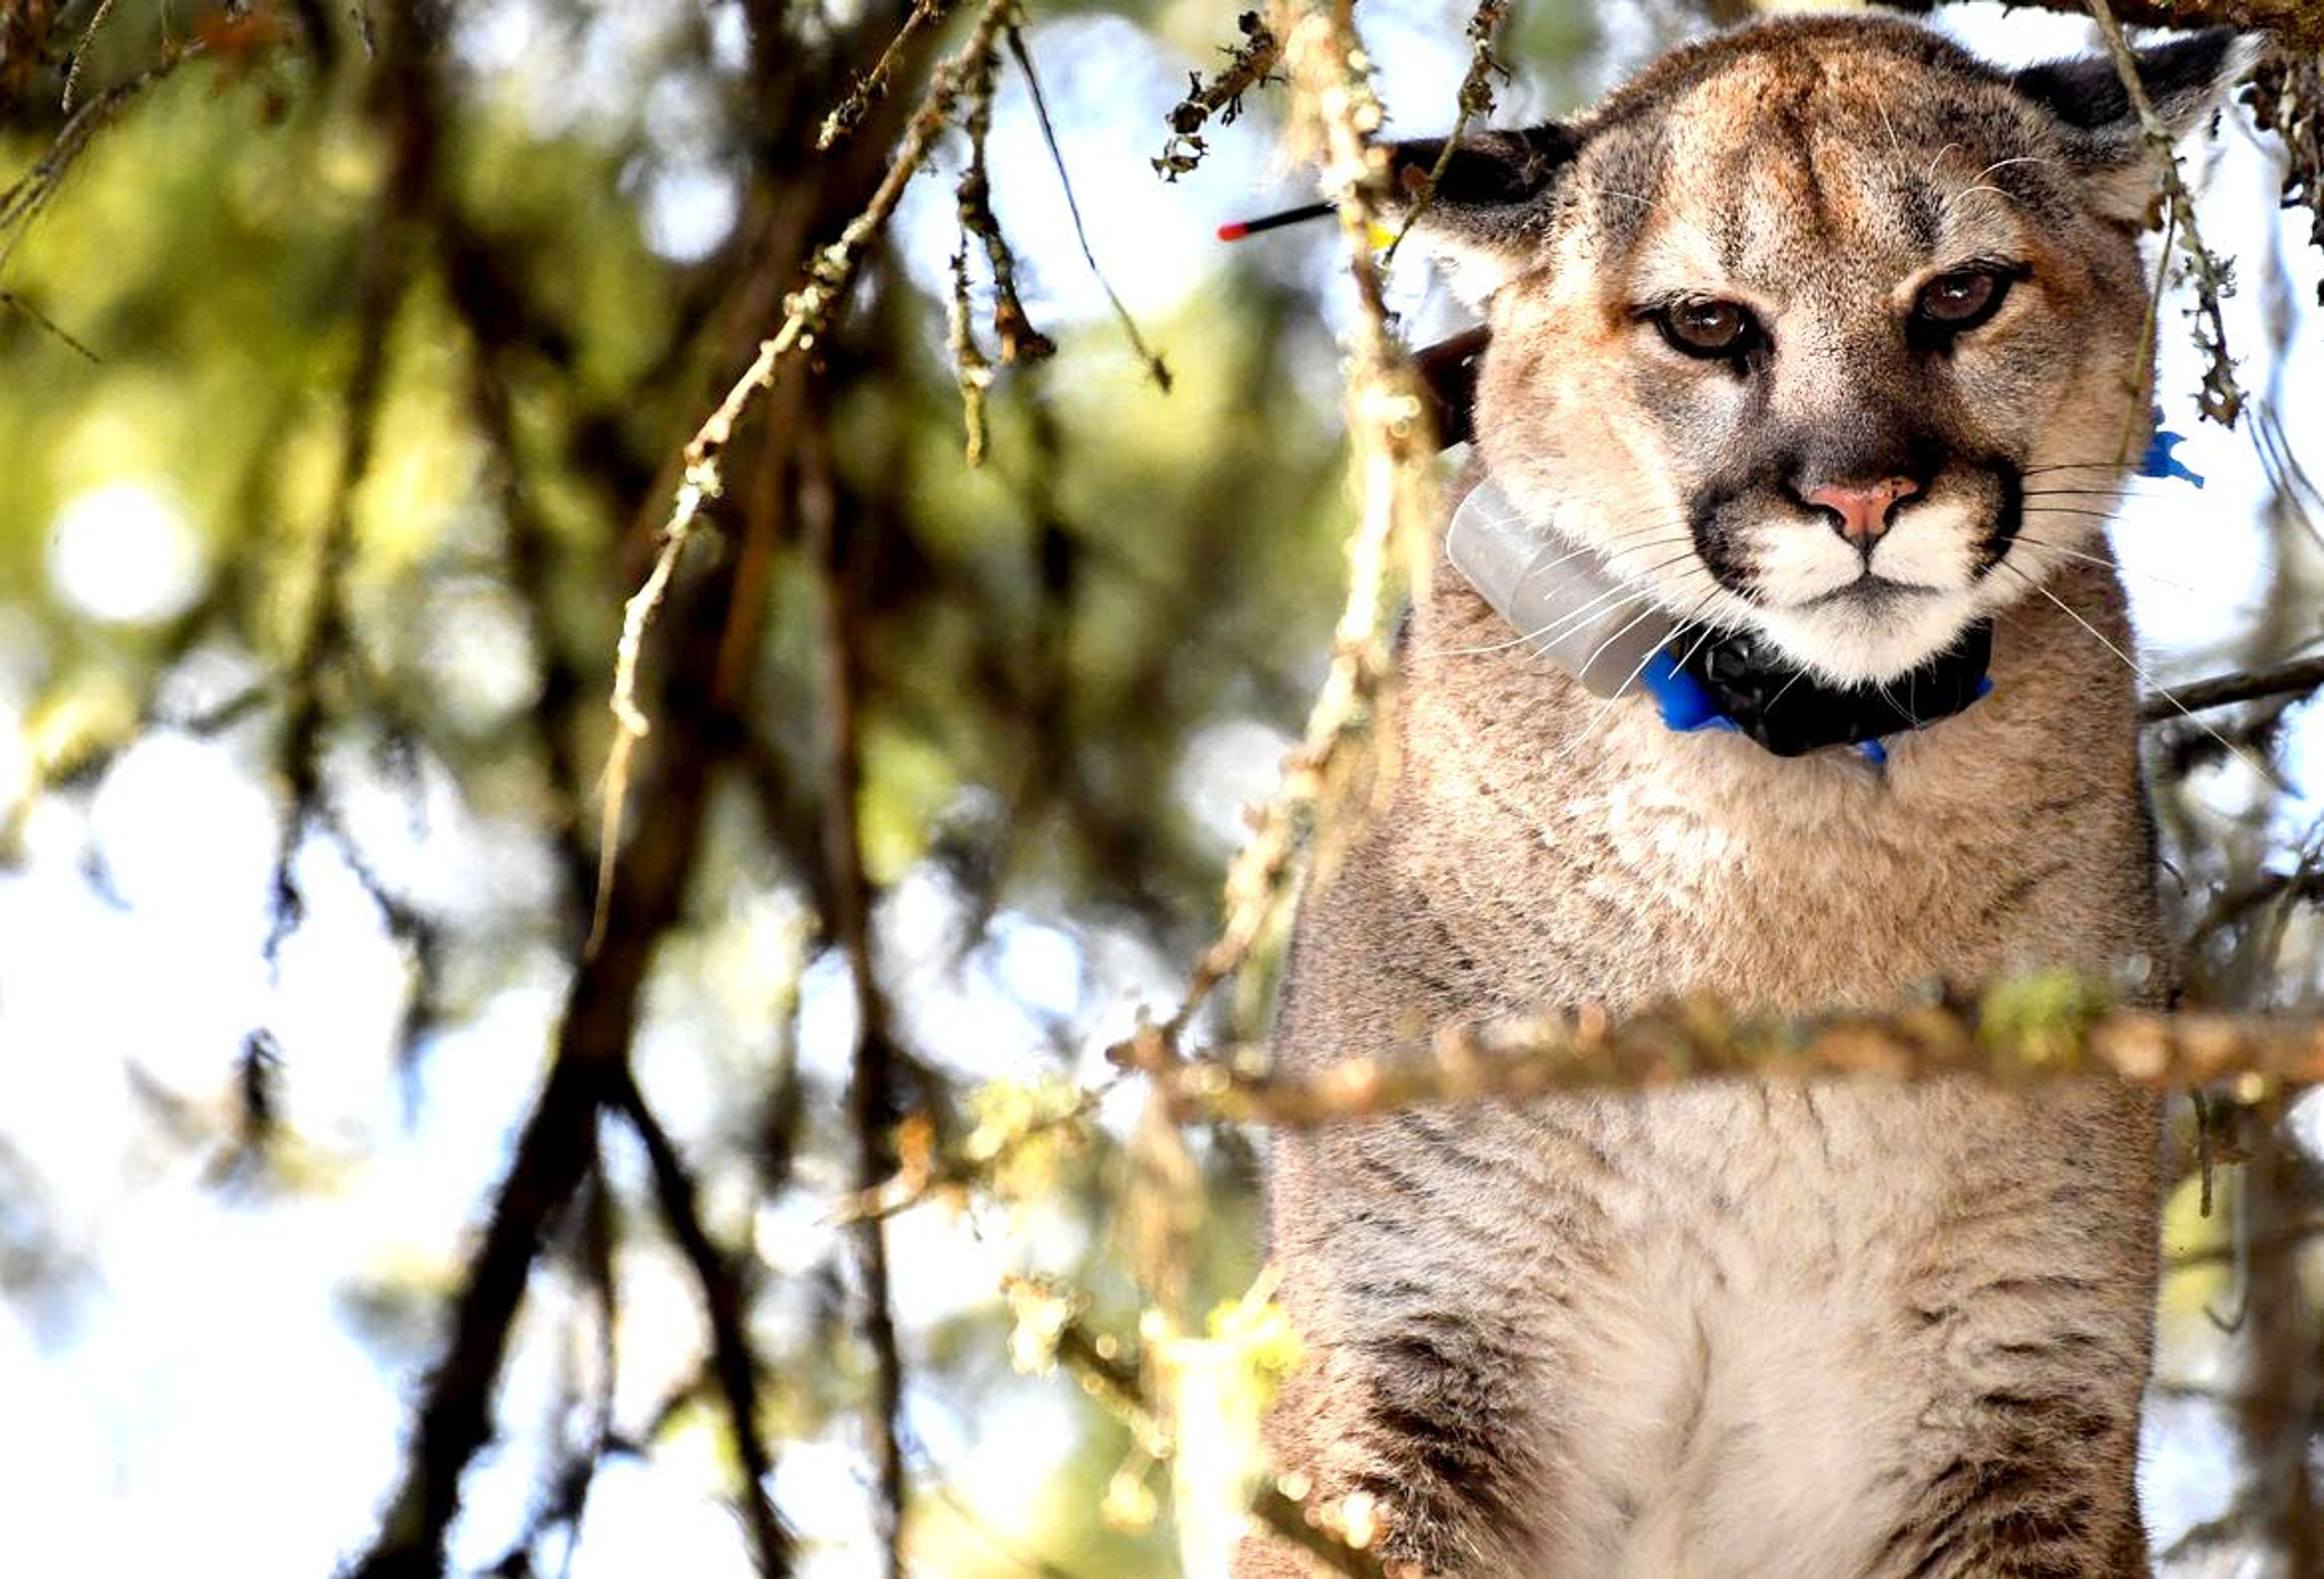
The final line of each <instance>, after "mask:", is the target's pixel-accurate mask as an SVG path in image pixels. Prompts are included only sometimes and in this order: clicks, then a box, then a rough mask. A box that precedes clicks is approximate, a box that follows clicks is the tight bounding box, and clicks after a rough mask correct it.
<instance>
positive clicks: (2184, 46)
mask: <svg viewBox="0 0 2324 1579" xmlns="http://www.w3.org/2000/svg"><path fill="white" fill-rule="evenodd" d="M2256 53H2257V46H2256V45H2255V44H2254V43H2252V42H2250V41H2248V40H2246V39H2245V38H2243V37H2242V35H2240V34H2238V33H2237V32H2236V30H2235V29H2234V28H2231V27H2211V28H2205V29H2204V30H2203V31H2202V32H2198V33H2190V34H2189V35H2188V36H2187V37H2185V38H2183V39H2174V40H2172V42H2169V43H2165V44H2148V45H2146V46H2145V47H2144V48H2143V49H2139V50H2135V51H2133V56H2134V58H2135V60H2137V62H2138V79H2139V82H2140V83H2141V85H2142V86H2144V88H2145V89H2146V97H2147V99H2148V102H2150V103H2152V104H2153V106H2154V113H2155V114H2156V115H2158V116H2160V117H2161V119H2162V121H2163V125H2164V126H2165V127H2166V128H2167V129H2168V130H2169V131H2170V133H2171V135H2172V137H2174V138H2177V137H2183V136H2185V135H2186V134H2188V133H2190V132H2191V131H2193V130H2194V129H2195V128H2196V127H2197V126H2198V125H2201V124H2202V122H2203V121H2204V120H2205V119H2206V118H2207V117H2209V115H2210V114H2211V112H2212V111H2214V110H2216V109H2217V108H2218V107H2219V106H2220V104H2221V103H2222V102H2224V100H2225V99H2226V97H2227V89H2228V88H2231V87H2233V86H2234V85H2235V83H2236V79H2237V78H2241V77H2242V76H2243V74H2244V73H2245V72H2246V71H2247V70H2249V69H2251V63H2252V60H2253V58H2254V56H2255V54H2256ZM2012 80H2013V82H2014V83H2015V87H2016V88H2017V91H2018V92H2019V93H2021V94H2023V95H2024V96H2025V97H2027V98H2030V99H2032V100H2033V102H2034V104H2036V105H2037V106H2040V107H2041V108H2043V109H2044V110H2046V111H2048V112H2049V115H2050V116H2051V118H2052V120H2054V121H2055V122H2056V123H2057V124H2058V125H2059V127H2060V128H2061V130H2062V131H2063V132H2064V134H2065V138H2066V146H2067V148H2068V150H2069V151H2070V153H2071V155H2072V158H2073V162H2074V164H2075V166H2076V168H2077V169H2078V171H2080V173H2081V174H2082V175H2083V176H2084V177H2085V178H2086V179H2087V180H2089V182H2090V191H2091V196H2092V201H2093V205H2094V206H2095V207H2096V208H2098V211H2099V212H2101V213H2103V214H2106V215H2107V216H2108V217H2111V218H2116V219H2125V220H2131V221H2134V222H2135V221H2137V220H2139V219H2141V218H2143V217H2144V215H2145V213H2146V208H2147V204H2148V202H2149V201H2150V200H2151V199H2153V194H2154V186H2155V171H2154V163H2153V157H2152V155H2151V154H2150V153H2149V152H2148V148H2147V143H2146V140H2145V137H2146V129H2145V127H2144V125H2142V124H2141V123H2140V120H2139V115H2138V110H2137V107H2136V106H2135V105H2133V104H2132V103H2131V98H2130V92H2129V90H2128V89H2127V88H2125V87H2124V86H2123V82H2122V75H2121V73H2120V72H2119V71H2117V70H2116V68H2115V63H2114V57H2113V56H2111V55H2106V54H2098V55H2085V56H2082V57H2080V58H2079V59H2076V60H2053V61H2052V62H2050V63H2049V64H2047V65H2042V66H2029V67H2027V68H2026V69H2024V70H2022V71H2020V72H2018V73H2017V74H2016V76H2015V78H2012Z"/></svg>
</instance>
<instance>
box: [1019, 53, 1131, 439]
mask: <svg viewBox="0 0 2324 1579" xmlns="http://www.w3.org/2000/svg"><path fill="white" fill-rule="evenodd" d="M1008 31H1009V52H1010V54H1012V55H1014V56H1016V57H1017V67H1018V69H1019V70H1021V71H1023V72H1024V73H1025V86H1026V88H1028V90H1029V91H1030V92H1031V94H1032V96H1033V116H1034V118H1035V119H1036V120H1037V121H1039V122H1040V124H1041V141H1042V142H1043V143H1047V145H1048V149H1049V162H1050V163H1051V164H1053V165H1055V166H1056V168H1057V184H1058V185H1059V186H1060V187H1062V188H1063V189H1065V212H1066V213H1067V214H1068V215H1070V216H1071V217H1072V218H1073V222H1074V241H1076V242H1078V243H1079V244H1080V245H1081V249H1082V258H1083V260H1084V262H1086V263H1088V264H1089V266H1090V272H1091V273H1092V274H1093V275H1094V276H1095V277H1096V279H1097V284H1098V289H1099V290H1101V291H1104V292H1105V299H1106V300H1107V302H1108V303H1110V304H1111V306H1112V308H1113V317H1114V321H1115V322H1117V323H1119V324H1120V325H1121V332H1122V333H1123V334H1124V335H1125V336H1127V337H1129V340H1130V349H1131V350H1133V351H1135V352H1137V353H1138V358H1139V361H1141V362H1143V363H1145V364H1146V373H1147V376H1148V377H1149V378H1151V379H1153V381H1154V383H1155V384H1156V386H1157V388H1159V389H1160V390H1161V391H1162V392H1164V393H1165V394H1167V393H1168V392H1169V390H1170V369H1169V367H1168V366H1167V365H1166V364H1165V363H1164V362H1163V360H1162V358H1161V357H1160V356H1157V355H1156V353H1155V351H1154V349H1153V347H1152V346H1148V344H1147V343H1146V337H1145V336H1144V335H1142V334H1140V333H1139V332H1138V320H1137V319H1134V318H1131V317H1130V309H1128V308H1127V307H1124V306H1123V305H1122V304H1121V298H1120V296H1117V295H1116V294H1114V290H1113V282H1112V281H1111V280H1109V279H1107V278H1106V277H1105V271H1104V270H1103V269H1102V268H1100V267H1098V262H1097V254H1095V253H1094V252H1093V251H1091V250H1090V239H1089V230H1088V228H1087V227H1086V226H1084V225H1083V224H1082V206H1081V204H1080V202H1079V201H1078V200H1077V199H1075V198H1074V178H1073V177H1072V176H1070V175H1068V174H1066V173H1065V150H1064V149H1062V148H1060V147H1058V146H1057V128H1056V126H1055V125H1051V124H1050V121H1049V105H1048V101H1047V99H1046V98H1044V97H1042V96H1041V78H1040V76H1039V74H1038V73H1037V72H1036V71H1035V70H1034V69H1033V54H1032V51H1030V50H1028V49H1027V48H1026V47H1025V34H1024V32H1023V31H1022V30H1021V29H1019V27H1018V25H1017V23H1015V22H1014V21H1013V20H1012V21H1011V22H1010V23H1009V30H1008Z"/></svg>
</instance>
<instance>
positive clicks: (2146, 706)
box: [2139, 657, 2324, 724]
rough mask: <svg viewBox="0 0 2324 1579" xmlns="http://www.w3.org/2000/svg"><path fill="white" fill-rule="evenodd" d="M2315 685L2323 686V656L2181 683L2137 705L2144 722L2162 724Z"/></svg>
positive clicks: (2288, 694)
mask: <svg viewBox="0 0 2324 1579" xmlns="http://www.w3.org/2000/svg"><path fill="white" fill-rule="evenodd" d="M2319 688H2324V657H2318V658H2295V659H2293V660H2292V661H2291V662H2289V663H2279V664H2277V665H2275V666H2274V667H2273V668H2271V669H2247V670H2245V671H2242V672H2240V673H2236V674H2222V675H2217V676H2214V677H2213V678H2211V679H2199V680H2197V681H2195V682H2194V683H2193V684H2191V685H2184V686H2181V687H2179V688H2177V689H2175V690H2173V691H2172V692H2171V693H2170V695H2168V696H2159V695H2158V696H2152V697H2147V698H2145V700H2144V701H2142V702H2141V703H2140V704H2139V717H2140V718H2141V719H2142V720H2143V721H2144V722H2145V723H2148V724H2165V723H2168V722H2170V721H2171V720H2172V719H2173V718H2179V717H2182V716H2185V715H2186V714H2188V713H2199V712H2202V711H2203V710H2204V709H2206V708H2209V707H2226V706H2233V705H2234V704H2235V703H2237V702H2255V701H2258V700H2260V699H2262V698H2263V697H2302V696H2306V695H2308V694H2309V693H2310V692H2313V691H2316V690H2318V689H2319Z"/></svg>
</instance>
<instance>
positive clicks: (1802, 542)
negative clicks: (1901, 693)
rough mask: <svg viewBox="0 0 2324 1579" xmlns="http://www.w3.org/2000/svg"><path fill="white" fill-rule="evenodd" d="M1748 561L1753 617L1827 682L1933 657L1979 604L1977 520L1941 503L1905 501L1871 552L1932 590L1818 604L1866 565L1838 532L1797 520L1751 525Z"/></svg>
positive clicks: (1883, 675) (1900, 576)
mask: <svg viewBox="0 0 2324 1579" xmlns="http://www.w3.org/2000/svg"><path fill="white" fill-rule="evenodd" d="M1754 537H1755V539H1756V540H1755V542H1754V544H1753V547H1754V549H1755V551H1754V554H1753V569H1754V572H1755V579H1756V581H1757V586H1758V588H1759V590H1760V594H1761V596H1762V599H1763V600H1764V601H1762V602H1761V603H1760V604H1758V605H1757V606H1756V607H1755V608H1754V609H1753V610H1752V614H1753V617H1754V622H1755V623H1757V625H1758V626H1759V628H1760V629H1762V630H1763V631H1765V632H1766V633H1767V635H1768V636H1769V637H1770V638H1771V639H1772V640H1773V641H1774V642H1775V645H1776V646H1777V647H1779V648H1781V649H1782V650H1783V652H1784V656H1786V657H1788V658H1789V659H1791V660H1792V661H1793V662H1794V663H1797V664H1798V665H1800V667H1802V668H1803V669H1806V670H1807V671H1808V672H1809V673H1811V674H1812V675H1814V676H1815V677H1816V678H1817V679H1821V680H1822V681H1824V682H1825V683H1827V684H1838V685H1865V684H1872V683H1877V682H1880V681H1883V680H1890V679H1896V678H1897V677H1898V676H1900V675H1904V674H1906V673H1909V672H1910V671H1911V670H1913V669H1915V668H1917V667H1919V666H1920V665H1921V664H1922V663H1923V662H1924V661H1926V660H1928V659H1930V658H1932V657H1934V656H1935V655H1936V654H1937V653H1939V652H1941V651H1943V650H1944V649H1945V648H1946V647H1947V646H1949V645H1950V643H1951V642H1953V640H1954V639H1955V638H1956V637H1958V636H1959V635H1960V633H1961V631H1962V629H1963V628H1964V627H1965V626H1967V625H1969V623H1971V622H1973V621H1975V620H1976V619H1978V617H1979V616H1980V615H1981V614H1983V613H1984V612H1985V611H1984V609H1983V608H1982V606H1981V605H1980V600H1979V598H1978V594H1977V592H1976V591H1975V590H1974V588H1975V587H1976V585H1977V580H1976V572H1975V567H1974V565H1973V563H1972V560H1971V555H1972V554H1973V553H1974V551H1975V549H1974V544H1975V543H1976V541H1977V538H1978V527H1977V524H1976V522H1974V521H1973V520H1972V519H1971V517H1970V515H1969V512H1968V511H1966V510H1965V509H1963V508H1962V507H1961V506H1960V505H1959V504H1956V503H1950V502H1947V503H1932V504H1924V505H1922V506H1919V507H1917V508H1912V509H1907V510H1906V511H1904V512H1903V514H1902V515H1901V517H1900V518H1899V519H1898V521H1897V522H1896V525H1895V529H1894V530H1892V531H1890V532H1889V533H1888V534H1887V535H1886V537H1884V538H1882V539H1881V540H1880V541H1879V543H1878V544H1877V546H1876V547H1875V548H1874V549H1873V552H1872V569H1873V571H1874V573H1875V574H1877V575H1878V576H1881V577H1885V578H1886V579H1887V580H1890V581H1895V582H1899V583H1902V584H1903V585H1904V586H1908V587H1915V588H1922V587H1925V588H1932V589H1933V590H1930V591H1910V592H1901V591H1900V592H1898V593H1896V594H1895V595H1893V596H1890V597H1889V598H1888V599H1887V600H1886V601H1885V602H1883V603H1880V604H1877V605H1862V604H1856V603H1850V602H1845V601H1837V602H1831V603H1818V602H1816V601H1815V600H1816V599H1817V598H1819V597H1821V596H1824V595H1825V594H1828V593H1831V592H1834V591H1837V590H1838V589H1840V587H1843V586H1847V585H1849V583H1850V582H1852V581H1854V580H1856V579H1857V577H1859V576H1861V575H1862V574H1863V572H1864V568H1865V567H1864V561H1863V559H1861V558H1860V557H1859V556H1858V552H1857V550H1856V549H1855V548H1854V547H1853V546H1852V545H1850V544H1849V543H1846V542H1843V541H1842V540H1840V537H1839V535H1838V534H1837V533H1835V532H1832V531H1826V530H1822V529H1821V528H1813V527H1805V526H1803V524H1802V523H1800V522H1772V523H1770V524H1769V525H1767V526H1766V527H1763V528H1761V529H1760V531H1758V532H1757V533H1756V534H1754Z"/></svg>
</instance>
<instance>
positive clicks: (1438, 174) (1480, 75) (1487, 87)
mask: <svg viewBox="0 0 2324 1579" xmlns="http://www.w3.org/2000/svg"><path fill="white" fill-rule="evenodd" d="M1507 16H1508V0H1477V10H1476V13H1475V14H1473V15H1471V17H1470V18H1469V70H1468V73H1467V75H1465V76H1463V77H1462V78H1461V91H1460V93H1459V95H1458V96H1457V97H1456V98H1455V100H1454V106H1455V110H1456V114H1455V115H1454V117H1453V121H1452V131H1450V132H1448V133H1446V134H1445V135H1444V146H1443V148H1440V149H1439V150H1437V152H1436V162H1435V163H1434V165H1433V166H1431V167H1430V169H1429V171H1428V174H1427V176H1426V177H1425V179H1424V180H1422V182H1421V186H1420V190H1419V191H1418V192H1417V193H1416V194H1415V196H1414V198H1413V199H1412V206H1411V207H1410V208H1406V210H1405V215H1404V224H1403V225H1402V226H1399V227H1398V228H1397V233H1396V239H1395V240H1394V241H1392V242H1390V243H1388V251H1387V252H1386V253H1385V254H1382V256H1381V258H1380V267H1382V268H1384V269H1385V268H1388V267H1389V266H1390V265H1391V264H1393V263H1395V262H1396V254H1397V251H1398V250H1399V249H1400V248H1401V247H1402V246H1403V245H1404V238H1405V237H1406V236H1407V235H1411V234H1412V227H1413V226H1416V225H1417V224H1419V223H1420V217H1421V216H1422V215H1424V214H1425V213H1427V212H1428V206H1429V205H1430V204H1431V203H1433V202H1434V201H1435V200H1436V187H1437V183H1438V182H1440V181H1442V180H1443V179H1444V172H1445V171H1448V170H1450V169H1452V155H1453V153H1454V152H1457V151H1458V150H1459V148H1460V146H1461V134H1462V132H1464V131H1466V130H1468V127H1469V123H1470V122H1471V121H1472V120H1475V119H1477V118H1478V117H1479V116H1480V115H1490V114H1492V113H1493V78H1494V76H1495V75H1496V74H1499V75H1501V76H1507V75H1508V69H1506V68H1505V67H1503V66H1502V64H1501V63H1500V61H1499V60H1498V59H1497V58H1496V57H1495V56H1494V54H1493V40H1494V38H1495V37H1496V36H1497V35H1499V32H1500V30H1501V23H1502V21H1503V20H1504V19H1505V18H1506V17H1507Z"/></svg>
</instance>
